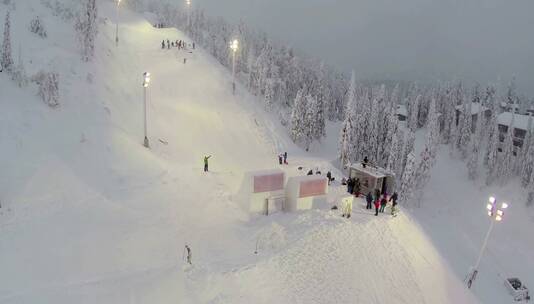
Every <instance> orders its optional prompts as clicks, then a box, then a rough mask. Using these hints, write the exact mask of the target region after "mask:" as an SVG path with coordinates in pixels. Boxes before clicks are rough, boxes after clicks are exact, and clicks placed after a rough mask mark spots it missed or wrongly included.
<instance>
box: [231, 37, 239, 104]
mask: <svg viewBox="0 0 534 304" xmlns="http://www.w3.org/2000/svg"><path fill="white" fill-rule="evenodd" d="M230 49H231V50H232V94H234V95H235V55H236V53H237V50H238V49H239V41H237V39H234V40H233V41H232V42H230Z"/></svg>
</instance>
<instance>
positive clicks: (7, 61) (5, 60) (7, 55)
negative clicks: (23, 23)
mask: <svg viewBox="0 0 534 304" xmlns="http://www.w3.org/2000/svg"><path fill="white" fill-rule="evenodd" d="M0 63H1V64H2V69H4V70H6V71H7V72H11V71H12V70H13V64H14V63H13V57H12V55H11V19H10V12H9V10H8V11H7V13H6V19H5V22H4V40H3V43H2V62H0Z"/></svg>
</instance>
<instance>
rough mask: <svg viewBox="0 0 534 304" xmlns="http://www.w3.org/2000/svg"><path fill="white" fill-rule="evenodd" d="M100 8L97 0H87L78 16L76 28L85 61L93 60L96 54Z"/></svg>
mask: <svg viewBox="0 0 534 304" xmlns="http://www.w3.org/2000/svg"><path fill="white" fill-rule="evenodd" d="M97 16H98V9H97V6H96V0H86V4H85V6H84V8H83V10H82V12H81V13H79V14H78V16H77V17H76V21H75V22H74V29H75V30H76V33H77V36H78V41H79V42H80V46H81V55H82V60H83V61H86V62H88V61H91V60H92V59H93V57H94V55H95V41H96V36H97V35H98V24H97Z"/></svg>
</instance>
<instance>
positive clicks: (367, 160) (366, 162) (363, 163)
mask: <svg viewBox="0 0 534 304" xmlns="http://www.w3.org/2000/svg"><path fill="white" fill-rule="evenodd" d="M368 163H369V159H368V158H367V156H366V157H364V158H363V162H362V167H364V168H365V167H367V164H368Z"/></svg>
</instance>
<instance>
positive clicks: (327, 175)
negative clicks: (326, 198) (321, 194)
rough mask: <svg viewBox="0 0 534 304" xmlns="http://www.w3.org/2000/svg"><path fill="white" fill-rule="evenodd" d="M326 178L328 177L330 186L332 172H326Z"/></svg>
mask: <svg viewBox="0 0 534 304" xmlns="http://www.w3.org/2000/svg"><path fill="white" fill-rule="evenodd" d="M326 178H328V186H330V183H331V182H332V172H330V171H328V172H326Z"/></svg>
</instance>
